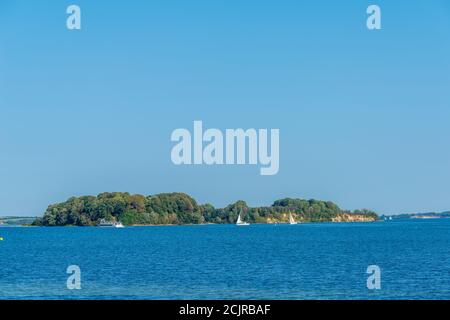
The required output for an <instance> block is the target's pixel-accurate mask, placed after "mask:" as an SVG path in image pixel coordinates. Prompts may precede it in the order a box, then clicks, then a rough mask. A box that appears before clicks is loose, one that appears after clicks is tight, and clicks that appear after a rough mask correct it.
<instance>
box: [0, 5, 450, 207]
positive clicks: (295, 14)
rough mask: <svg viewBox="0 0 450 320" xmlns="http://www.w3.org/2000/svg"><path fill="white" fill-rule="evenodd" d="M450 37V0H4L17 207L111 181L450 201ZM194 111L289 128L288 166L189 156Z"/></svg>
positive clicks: (5, 180) (3, 92) (0, 139)
mask: <svg viewBox="0 0 450 320" xmlns="http://www.w3.org/2000/svg"><path fill="white" fill-rule="evenodd" d="M70 4H77V5H79V6H80V7H81V10H82V30H80V31H69V30H67V29H66V27H65V23H66V18H67V14H66V12H65V11H66V8H67V6H68V5H70ZM369 4H378V5H380V7H381V10H382V28H383V29H382V30H379V31H369V30H368V29H367V28H366V18H367V15H366V12H365V11H366V8H367V6H368V5H369ZM449 39H450V3H449V2H448V1H445V0H435V1H372V2H368V1H356V0H355V1H339V2H338V1H331V0H330V1H324V0H320V1H308V3H307V2H306V1H287V0H280V1H273V0H272V1H261V0H260V1H251V0H248V1H237V0H230V1H206V0H204V1H194V0H193V1H181V0H180V1H81V0H73V1H39V2H38V1H30V0H29V1H20V0H17V1H16V0H14V1H12V0H2V2H1V4H0V215H40V214H42V213H43V212H44V211H45V209H46V207H47V205H48V204H50V203H55V202H60V201H64V200H66V199H67V198H68V197H70V196H73V195H86V194H93V195H95V194H98V193H100V192H103V191H128V192H131V193H142V194H154V193H159V192H169V191H182V192H187V193H189V194H191V195H192V196H193V197H194V198H196V199H197V200H198V201H199V202H201V203H205V202H209V203H212V204H213V205H215V206H217V207H220V206H224V205H226V204H228V203H231V202H233V201H236V200H238V199H245V200H247V202H248V203H249V204H250V205H254V206H256V205H268V204H271V203H272V201H273V200H275V199H278V198H281V197H287V196H289V197H300V198H307V199H309V198H317V199H324V200H332V201H335V202H336V203H338V204H339V205H340V206H341V207H343V208H346V209H356V208H365V207H367V208H371V209H374V210H376V211H377V212H379V213H385V214H393V213H401V212H417V211H430V210H432V211H442V210H449V209H450V199H449V197H448V191H449V181H450V140H449V139H450V126H449V119H450V41H449ZM194 120H202V121H203V124H204V126H205V127H207V128H219V129H223V130H225V129H226V128H279V129H280V171H279V173H278V174H277V175H275V176H260V175H259V167H256V166H213V167H210V166H174V165H173V164H172V162H171V160H170V150H171V148H172V146H173V143H172V142H171V141H170V134H171V132H172V131H173V130H174V129H176V128H189V129H191V128H192V125H193V121H194Z"/></svg>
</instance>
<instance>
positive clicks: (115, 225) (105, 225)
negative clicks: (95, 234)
mask: <svg viewBox="0 0 450 320" xmlns="http://www.w3.org/2000/svg"><path fill="white" fill-rule="evenodd" d="M98 226H99V227H102V228H124V226H123V224H122V223H121V222H120V221H119V222H115V221H106V220H105V219H102V220H100V223H99V224H98Z"/></svg>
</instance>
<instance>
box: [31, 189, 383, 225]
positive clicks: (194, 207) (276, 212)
mask: <svg viewBox="0 0 450 320" xmlns="http://www.w3.org/2000/svg"><path fill="white" fill-rule="evenodd" d="M240 212H241V213H242V216H243V219H244V220H247V221H249V222H257V223H258V222H259V223H266V222H285V221H287V219H288V214H289V212H291V213H292V214H293V215H294V217H295V218H296V219H297V220H298V221H303V222H308V221H317V222H319V221H332V220H333V219H335V218H336V217H338V216H339V215H345V214H347V215H348V214H351V215H360V216H364V217H367V218H371V219H373V220H376V219H378V217H377V215H376V214H375V213H374V212H373V211H370V210H367V209H363V210H357V211H354V212H350V211H344V210H341V209H340V208H339V207H338V206H337V205H336V204H334V203H333V202H330V201H319V200H303V199H291V198H286V199H280V200H276V201H275V202H274V203H273V205H272V206H269V207H255V208H251V207H249V206H248V205H247V203H246V202H245V201H242V200H240V201H237V202H235V203H233V204H230V205H228V206H226V207H225V208H221V209H216V208H214V207H213V206H212V205H211V204H203V205H198V204H197V202H196V201H195V200H194V199H193V198H192V197H190V196H189V195H187V194H185V193H161V194H157V195H151V196H143V195H139V194H134V195H131V194H129V193H127V192H113V193H101V194H99V195H98V196H97V197H94V196H83V197H72V198H70V199H68V200H67V201H65V202H63V203H58V204H53V205H50V206H49V207H48V208H47V210H46V211H45V213H44V216H43V217H42V218H41V219H38V220H36V222H35V224H36V225H43V226H66V225H74V226H94V225H97V224H98V223H99V221H100V220H101V219H106V220H109V221H121V222H122V223H123V224H125V225H146V224H155V225H160V224H200V223H234V222H235V221H236V219H237V216H238V214H239V213H240Z"/></svg>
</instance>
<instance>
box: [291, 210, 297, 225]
mask: <svg viewBox="0 0 450 320" xmlns="http://www.w3.org/2000/svg"><path fill="white" fill-rule="evenodd" d="M289 223H290V224H297V222H295V220H294V217H293V216H292V213H291V212H289Z"/></svg>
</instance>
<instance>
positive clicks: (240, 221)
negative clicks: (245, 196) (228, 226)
mask: <svg viewBox="0 0 450 320" xmlns="http://www.w3.org/2000/svg"><path fill="white" fill-rule="evenodd" d="M241 213H242V210H241V212H239V215H238V218H237V221H236V225H237V226H248V225H250V223H248V222H244V221H242V219H241Z"/></svg>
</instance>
